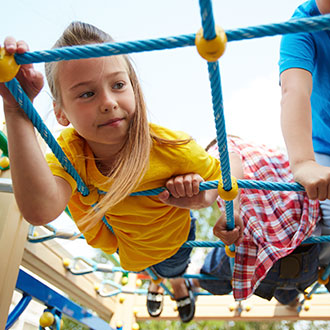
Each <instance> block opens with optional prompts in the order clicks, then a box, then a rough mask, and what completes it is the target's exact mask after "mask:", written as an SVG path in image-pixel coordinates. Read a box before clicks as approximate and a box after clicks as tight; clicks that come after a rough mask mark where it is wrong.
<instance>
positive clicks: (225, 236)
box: [213, 210, 244, 246]
mask: <svg viewBox="0 0 330 330" xmlns="http://www.w3.org/2000/svg"><path fill="white" fill-rule="evenodd" d="M234 219H235V228H234V229H233V230H228V229H227V220H226V214H222V215H221V217H220V218H219V220H218V221H217V222H216V224H215V225H214V227H213V234H214V236H216V237H218V238H220V240H221V241H222V242H223V243H225V244H226V245H231V244H235V245H236V246H238V245H240V244H241V243H242V241H243V232H244V225H243V221H242V219H241V217H240V215H239V211H237V210H235V211H234Z"/></svg>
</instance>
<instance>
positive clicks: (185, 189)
mask: <svg viewBox="0 0 330 330" xmlns="http://www.w3.org/2000/svg"><path fill="white" fill-rule="evenodd" d="M203 181H204V180H203V178H202V177H201V176H200V175H198V174H194V173H189V174H185V175H178V176H176V177H173V178H171V179H169V180H168V181H167V182H166V184H165V186H166V188H167V190H164V191H163V192H161V193H160V194H159V195H158V198H159V199H160V200H161V201H162V202H163V203H165V204H168V205H172V206H177V207H181V208H187V209H200V208H203V207H207V206H210V205H211V204H212V203H213V202H214V201H215V199H216V197H217V192H216V190H215V191H213V190H208V191H201V192H200V191H199V184H200V183H201V182H203Z"/></svg>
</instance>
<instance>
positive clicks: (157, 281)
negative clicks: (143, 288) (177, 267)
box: [151, 277, 163, 285]
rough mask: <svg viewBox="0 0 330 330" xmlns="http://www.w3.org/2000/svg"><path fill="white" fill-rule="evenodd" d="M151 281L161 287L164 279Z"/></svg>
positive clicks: (159, 278)
mask: <svg viewBox="0 0 330 330" xmlns="http://www.w3.org/2000/svg"><path fill="white" fill-rule="evenodd" d="M151 281H152V283H154V284H156V285H159V284H160V283H162V281H163V279H162V278H161V277H158V278H157V279H156V280H154V279H153V278H152V279H151Z"/></svg>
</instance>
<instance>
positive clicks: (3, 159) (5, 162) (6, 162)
mask: <svg viewBox="0 0 330 330" xmlns="http://www.w3.org/2000/svg"><path fill="white" fill-rule="evenodd" d="M0 166H1V167H2V168H6V167H8V166H9V158H8V157H7V156H3V157H1V158H0Z"/></svg>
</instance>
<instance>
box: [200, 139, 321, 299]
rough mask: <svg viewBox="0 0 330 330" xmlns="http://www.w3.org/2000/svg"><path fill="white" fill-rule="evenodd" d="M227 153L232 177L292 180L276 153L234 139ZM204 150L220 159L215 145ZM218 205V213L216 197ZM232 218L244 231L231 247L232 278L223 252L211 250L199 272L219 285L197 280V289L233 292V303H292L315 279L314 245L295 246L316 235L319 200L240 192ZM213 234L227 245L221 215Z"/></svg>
mask: <svg viewBox="0 0 330 330" xmlns="http://www.w3.org/2000/svg"><path fill="white" fill-rule="evenodd" d="M228 150H229V152H230V163H231V168H232V173H233V175H234V176H236V177H237V178H240V179H249V180H263V181H270V182H293V176H292V173H291V171H290V168H289V162H288V159H287V157H286V156H285V155H284V154H283V153H282V152H280V151H279V150H276V149H270V148H267V147H266V146H264V145H257V144H252V143H248V142H245V141H243V140H242V139H240V138H238V137H233V136H228ZM208 152H209V153H210V154H211V155H213V156H214V157H219V152H218V147H217V145H216V143H215V141H213V143H211V144H210V145H209V146H208ZM218 204H219V207H220V208H221V209H222V210H223V207H224V205H223V201H222V200H221V199H220V198H219V199H218ZM234 214H235V222H236V223H239V222H240V221H242V220H243V223H244V227H245V229H244V236H243V238H242V242H241V243H240V244H239V246H238V247H237V248H236V255H235V267H234V272H233V276H232V274H231V271H230V265H229V258H228V257H227V255H226V254H225V251H224V249H222V248H218V249H213V250H211V252H210V253H209V254H208V256H207V257H206V259H205V262H204V265H203V267H202V269H201V271H200V272H201V273H203V274H208V275H214V276H216V277H218V278H219V279H220V280H221V281H217V280H215V281H206V280H201V281H199V282H200V283H199V285H200V286H201V287H203V288H204V289H206V290H208V291H210V292H212V293H214V294H227V293H229V292H231V290H232V289H233V293H234V297H235V299H237V300H242V299H246V298H248V297H249V296H250V295H252V294H253V293H254V294H256V295H258V296H260V297H262V298H265V299H268V300H270V299H271V298H272V297H273V296H275V298H276V299H277V300H278V301H279V302H281V303H282V304H286V305H290V304H295V303H296V298H297V296H298V294H299V292H301V291H303V290H305V289H306V288H307V287H308V286H309V285H311V284H312V283H313V282H314V281H315V280H316V279H317V274H318V255H319V251H320V248H319V245H318V244H309V245H300V244H301V242H302V241H303V240H304V239H305V238H307V237H309V236H310V235H311V234H312V233H313V232H314V233H315V234H320V230H319V229H317V230H315V227H316V223H317V222H318V221H319V220H320V214H319V203H318V201H312V200H310V199H308V196H307V194H306V193H305V192H295V191H291V192H288V191H266V190H256V189H242V190H241V192H240V195H239V196H238V197H237V198H236V199H235V200H234ZM239 219H241V220H239ZM213 231H214V234H215V236H217V237H219V238H220V239H221V240H222V241H223V242H224V243H226V244H228V243H230V242H227V240H228V237H226V220H225V217H224V216H222V217H220V219H219V220H218V222H217V223H216V224H215V226H214V229H213ZM231 280H232V281H231Z"/></svg>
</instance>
